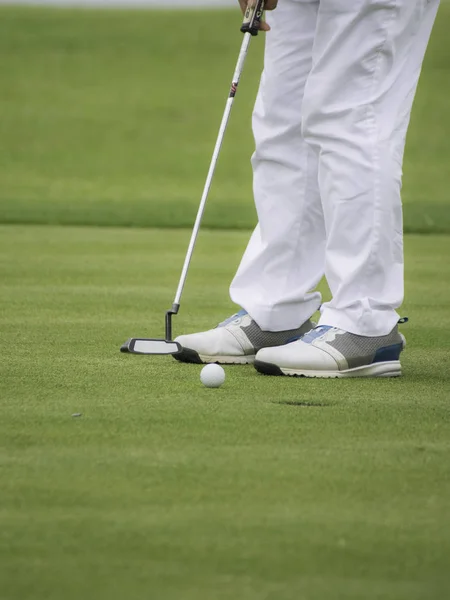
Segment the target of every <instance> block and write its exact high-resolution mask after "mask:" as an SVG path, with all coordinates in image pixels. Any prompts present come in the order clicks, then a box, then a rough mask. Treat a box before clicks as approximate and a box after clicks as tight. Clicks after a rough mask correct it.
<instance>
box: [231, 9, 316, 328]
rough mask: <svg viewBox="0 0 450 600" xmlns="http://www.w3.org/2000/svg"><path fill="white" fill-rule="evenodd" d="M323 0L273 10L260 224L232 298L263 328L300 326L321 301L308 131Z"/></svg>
mask: <svg viewBox="0 0 450 600" xmlns="http://www.w3.org/2000/svg"><path fill="white" fill-rule="evenodd" d="M317 11H318V1H317V0H313V1H311V0H309V1H305V0H298V1H295V0H282V1H281V2H280V3H279V5H278V8H277V9H276V10H275V11H274V12H273V13H270V14H269V15H268V21H269V23H270V26H271V28H272V30H271V31H270V32H269V33H268V34H267V38H266V52H265V64H264V73H263V76H262V80H261V85H260V90H259V94H258V98H257V101H256V106H255V110H254V115H253V129H254V136H255V142H256V151H255V154H254V156H253V159H252V164H253V171H254V196H255V203H256V208H257V212H258V220H259V224H258V226H257V228H256V230H255V232H254V233H253V236H252V238H251V240H250V243H249V245H248V248H247V250H246V252H245V255H244V257H243V259H242V262H241V265H240V267H239V270H238V272H237V274H236V277H235V278H234V281H233V283H232V284H231V289H230V294H231V298H232V300H233V301H234V302H236V304H239V305H240V306H242V307H243V308H245V309H246V310H247V311H248V313H249V314H250V315H251V316H252V317H253V319H255V321H256V322H257V323H258V324H259V326H260V327H261V328H262V329H265V330H268V331H282V330H288V329H293V328H296V327H298V326H299V325H300V324H301V323H303V322H304V321H306V320H307V319H308V318H309V317H310V316H311V315H312V314H313V313H314V312H315V311H316V310H317V309H318V307H319V305H320V302H321V297H320V294H319V293H317V292H315V293H309V292H310V290H311V289H313V288H314V287H315V286H316V285H317V283H318V281H319V280H320V278H321V277H322V275H323V270H324V251H325V231H324V224H323V213H322V207H321V203H320V197H319V193H318V186H317V158H316V156H315V154H314V152H313V151H312V150H311V149H310V148H309V146H308V145H307V144H306V143H305V142H304V140H303V138H302V134H301V121H302V100H303V93H304V87H305V82H306V79H307V76H308V74H309V72H310V69H311V55H312V48H313V43H314V33H315V29H316V21H317Z"/></svg>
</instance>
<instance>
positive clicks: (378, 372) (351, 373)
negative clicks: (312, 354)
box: [254, 360, 402, 379]
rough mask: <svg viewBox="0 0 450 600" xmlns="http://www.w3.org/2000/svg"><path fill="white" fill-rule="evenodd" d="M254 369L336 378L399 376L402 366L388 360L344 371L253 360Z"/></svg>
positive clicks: (299, 375) (294, 375)
mask: <svg viewBox="0 0 450 600" xmlns="http://www.w3.org/2000/svg"><path fill="white" fill-rule="evenodd" d="M254 366H255V369H256V370H257V371H258V372H259V373H263V375H278V376H279V375H288V376H289V377H308V378H321V379H333V378H334V379H338V378H344V377H400V376H401V374H402V368H401V365H400V361H398V360H395V361H393V360H392V361H388V362H382V363H376V364H373V365H365V366H363V367H356V368H355V369H346V370H345V371H310V370H305V369H288V368H285V367H279V366H278V365H274V364H272V363H266V362H262V361H260V360H255V363H254Z"/></svg>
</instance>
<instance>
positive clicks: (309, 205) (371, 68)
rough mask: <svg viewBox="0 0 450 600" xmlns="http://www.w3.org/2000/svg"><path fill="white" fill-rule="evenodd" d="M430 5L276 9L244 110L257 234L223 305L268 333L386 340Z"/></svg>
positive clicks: (396, 295) (396, 299) (314, 0)
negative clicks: (312, 328) (325, 298)
mask: <svg viewBox="0 0 450 600" xmlns="http://www.w3.org/2000/svg"><path fill="white" fill-rule="evenodd" d="M438 4H439V0H280V1H279V4H278V8H277V9H276V10H275V11H274V12H273V13H270V14H269V15H268V21H269V24H270V25H271V27H272V30H271V31H270V32H269V33H268V34H267V39H266V52H265V65H264V72H263V75H262V79H261V85H260V89H259V93H258V98H257V101H256V106H255V110H254V114H253V129H254V136H255V142H256V151H255V153H254V155H253V158H252V164H253V172H254V195H255V202H256V209H257V212H258V220H259V223H258V226H257V227H256V229H255V231H254V233H253V235H252V237H251V240H250V243H249V245H248V247H247V250H246V252H245V254H244V257H243V259H242V262H241V265H240V266H239V269H238V272H237V274H236V276H235V278H234V280H233V282H232V284H231V288H230V294H231V298H232V300H233V301H234V302H235V303H236V304H238V305H240V306H242V307H243V308H245V309H246V310H247V311H248V312H249V314H250V315H251V316H252V317H253V318H254V319H255V320H256V322H257V323H258V324H259V325H260V326H261V327H262V328H263V329H266V330H269V331H279V330H286V329H293V328H295V327H298V326H299V325H300V324H301V323H303V322H304V321H305V320H306V319H308V318H309V317H310V316H311V315H312V314H313V313H314V312H315V311H316V310H317V309H318V308H319V306H320V304H321V296H320V294H319V293H318V292H311V290H313V289H314V288H315V287H316V286H317V284H318V282H319V281H320V279H321V278H322V276H323V275H324V274H325V276H326V279H327V281H328V285H329V287H330V290H331V293H332V300H331V301H330V302H327V303H325V304H323V305H322V308H321V318H320V323H321V324H326V325H332V326H334V327H339V328H341V329H344V330H346V331H350V332H352V333H356V334H359V335H367V336H378V335H385V334H387V333H388V332H389V331H391V329H392V328H393V327H394V325H395V324H396V322H397V320H398V315H397V313H396V310H395V309H396V308H398V307H399V306H400V305H401V303H402V301H403V243H402V242H403V235H402V209H401V200H400V189H401V176H402V161H403V150H404V145H405V136H406V131H407V128H408V123H409V117H410V113H411V107H412V102H413V98H414V94H415V90H416V86H417V82H418V79H419V74H420V69H421V65H422V61H423V57H424V54H425V50H426V47H427V43H428V40H429V37H430V33H431V29H432V26H433V22H434V18H435V16H436V12H437V8H438Z"/></svg>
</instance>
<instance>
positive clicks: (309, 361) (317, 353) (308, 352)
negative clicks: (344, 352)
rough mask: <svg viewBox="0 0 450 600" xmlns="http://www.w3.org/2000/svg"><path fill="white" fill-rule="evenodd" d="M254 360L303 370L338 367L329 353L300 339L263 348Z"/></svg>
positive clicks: (322, 369)
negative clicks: (283, 344) (282, 344)
mask: <svg viewBox="0 0 450 600" xmlns="http://www.w3.org/2000/svg"><path fill="white" fill-rule="evenodd" d="M256 360H257V361H259V362H265V363H270V364H273V365H277V366H278V367H281V368H286V369H299V370H305V371H317V370H321V371H327V370H337V369H338V368H339V367H338V364H337V362H336V360H335V359H334V358H333V357H332V356H330V354H328V353H327V352H325V351H324V350H322V349H320V348H317V347H316V346H313V345H312V344H305V343H304V342H302V341H301V340H299V341H297V342H292V343H291V344H286V345H285V346H275V347H273V348H263V349H262V350H260V351H259V352H258V353H257V355H256Z"/></svg>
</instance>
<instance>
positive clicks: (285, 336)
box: [241, 320, 314, 351]
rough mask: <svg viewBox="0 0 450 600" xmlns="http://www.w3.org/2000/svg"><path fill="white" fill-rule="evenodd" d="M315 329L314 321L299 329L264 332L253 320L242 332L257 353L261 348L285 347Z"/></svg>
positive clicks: (307, 322)
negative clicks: (294, 339) (290, 341)
mask: <svg viewBox="0 0 450 600" xmlns="http://www.w3.org/2000/svg"><path fill="white" fill-rule="evenodd" d="M313 327H314V323H312V321H309V320H308V321H306V322H305V323H303V325H301V327H299V328H298V329H290V330H288V331H263V330H262V329H261V328H260V327H259V325H257V323H255V321H253V320H252V322H251V323H250V325H248V326H247V327H241V329H242V331H243V332H244V333H245V335H246V336H247V337H248V339H249V340H250V343H251V344H252V345H253V346H254V348H255V351H258V350H261V348H270V347H272V346H283V345H284V344H286V342H287V341H288V340H291V339H292V338H295V337H299V336H302V335H304V334H305V333H307V332H308V331H310V329H312V328H313Z"/></svg>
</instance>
